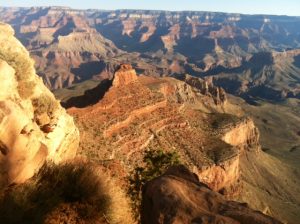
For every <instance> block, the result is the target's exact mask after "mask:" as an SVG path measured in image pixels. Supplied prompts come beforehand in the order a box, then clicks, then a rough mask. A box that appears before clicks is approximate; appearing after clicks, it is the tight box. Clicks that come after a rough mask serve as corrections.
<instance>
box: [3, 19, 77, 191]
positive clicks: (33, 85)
mask: <svg viewBox="0 0 300 224" xmlns="http://www.w3.org/2000/svg"><path fill="white" fill-rule="evenodd" d="M13 35H14V32H13V29H12V28H11V27H10V26H8V25H6V24H2V23H1V24H0V80H1V84H0V86H1V92H0V149H1V153H0V167H1V174H0V187H1V188H2V187H3V186H5V185H7V184H11V183H20V182H23V181H25V180H26V179H28V178H30V177H31V176H32V175H33V174H34V173H35V172H36V171H37V170H38V169H39V168H40V167H41V166H42V165H43V164H44V162H45V161H47V160H49V161H53V162H55V163H59V162H62V161H65V160H67V159H72V158H73V157H74V156H75V154H76V151H77V147H78V142H79V132H78V129H77V128H76V126H75V125H74V122H73V118H71V117H70V116H69V115H68V114H67V113H66V111H65V110H64V109H63V108H62V107H61V106H60V105H59V102H58V101H57V100H56V99H55V98H54V96H53V94H52V93H51V92H50V91H49V90H48V89H47V88H46V87H45V86H44V84H43V82H42V80H41V79H40V78H39V77H38V76H37V75H36V74H35V70H34V64H33V61H32V60H31V59H30V57H29V53H28V52H27V50H26V49H25V48H24V47H23V46H22V45H21V44H20V42H19V41H18V40H17V39H15V37H14V36H13Z"/></svg>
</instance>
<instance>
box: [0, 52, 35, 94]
mask: <svg viewBox="0 0 300 224" xmlns="http://www.w3.org/2000/svg"><path fill="white" fill-rule="evenodd" d="M0 59H2V60H4V61H6V62H7V63H8V64H9V65H10V66H11V67H12V68H13V69H14V70H15V72H16V73H15V76H16V79H17V81H18V82H19V83H20V85H19V86H18V91H19V94H20V96H21V97H23V98H28V97H29V96H30V95H32V94H33V91H34V86H35V84H34V83H33V82H31V81H30V78H31V76H32V73H33V71H34V69H33V61H32V59H30V57H29V56H28V55H27V54H24V53H23V52H14V50H13V49H12V48H7V47H5V46H1V48H0Z"/></svg>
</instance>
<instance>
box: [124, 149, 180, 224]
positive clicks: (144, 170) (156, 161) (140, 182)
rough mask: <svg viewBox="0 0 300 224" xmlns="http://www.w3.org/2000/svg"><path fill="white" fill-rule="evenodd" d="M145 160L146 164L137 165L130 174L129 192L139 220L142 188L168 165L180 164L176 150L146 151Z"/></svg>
mask: <svg viewBox="0 0 300 224" xmlns="http://www.w3.org/2000/svg"><path fill="white" fill-rule="evenodd" d="M143 162H144V165H143V166H138V167H136V168H135V169H134V170H133V171H132V172H131V175H130V176H129V184H130V185H129V189H128V194H129V196H130V198H131V201H132V208H133V210H134V213H135V218H136V219H137V220H139V219H140V211H141V201H142V189H143V187H144V186H145V184H146V183H147V182H148V181H150V180H152V179H153V178H155V177H158V176H160V175H162V174H163V173H164V172H165V171H166V170H167V168H168V167H170V166H172V165H178V164H180V161H179V156H178V155H177V153H176V152H164V151H162V150H149V151H146V152H145V155H144V158H143Z"/></svg>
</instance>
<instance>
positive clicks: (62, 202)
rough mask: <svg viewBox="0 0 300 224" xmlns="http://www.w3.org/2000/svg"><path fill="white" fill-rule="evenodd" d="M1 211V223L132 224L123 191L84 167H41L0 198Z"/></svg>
mask: <svg viewBox="0 0 300 224" xmlns="http://www.w3.org/2000/svg"><path fill="white" fill-rule="evenodd" d="M0 211H1V213H0V220H1V221H2V222H3V223H49V224H54V223H69V224H79V223H80V224H84V223H110V224H111V223H115V224H118V223H133V221H132V218H131V211H130V205H129V203H128V202H127V199H126V197H125V194H124V193H123V192H122V190H121V189H120V188H119V187H117V186H116V183H115V182H114V181H113V180H111V179H110V178H109V177H108V175H107V174H105V173H104V172H103V171H102V170H101V169H100V168H96V167H95V166H94V165H91V164H87V163H80V164H76V165H75V164H64V165H59V166H56V165H46V166H44V167H43V168H42V169H41V170H40V171H39V173H38V174H37V175H36V176H35V177H34V178H33V179H32V180H30V181H28V182H27V183H25V184H22V185H19V186H15V187H12V188H10V189H9V190H7V191H6V192H5V193H3V194H2V195H1V199H0ZM15 211H18V212H17V213H16V212H15Z"/></svg>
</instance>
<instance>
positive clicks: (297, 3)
mask: <svg viewBox="0 0 300 224" xmlns="http://www.w3.org/2000/svg"><path fill="white" fill-rule="evenodd" d="M50 5H51V6H70V7H71V8H75V9H160V10H170V11H182V10H193V11H214V12H232V13H244V14H269V15H270V14H272V15H290V16H300V0H0V6H22V7H29V6H50Z"/></svg>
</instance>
